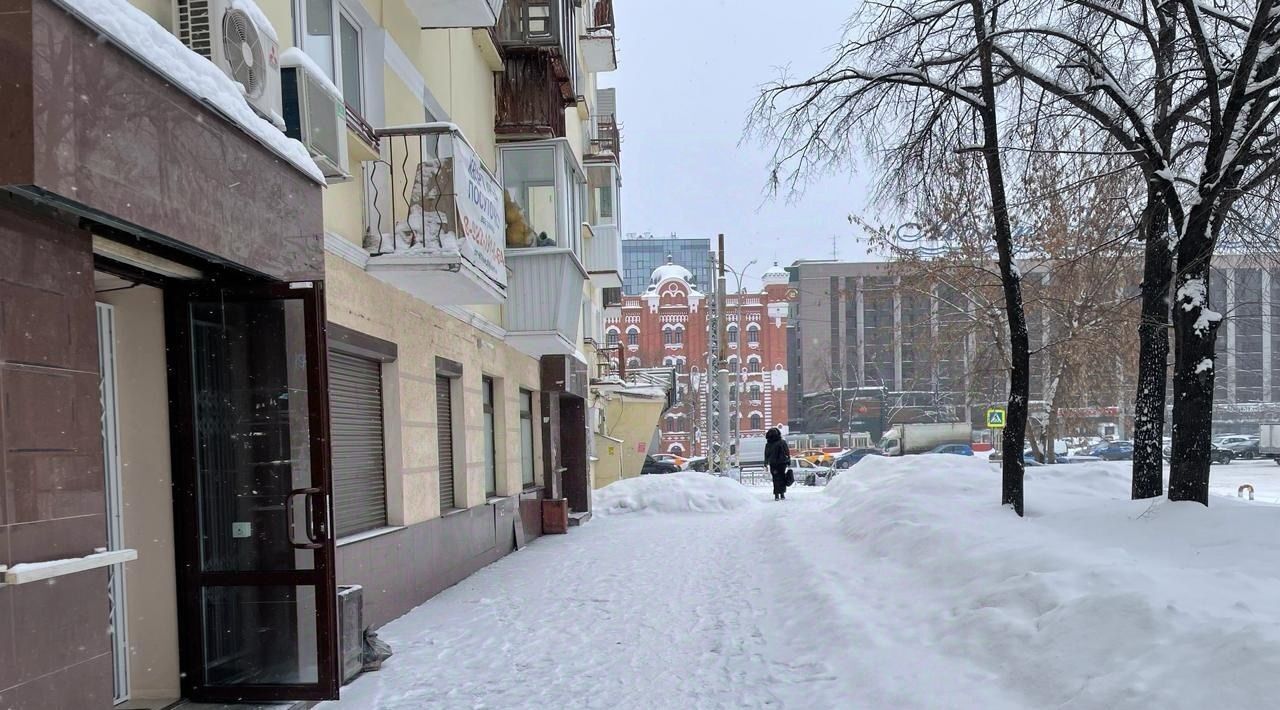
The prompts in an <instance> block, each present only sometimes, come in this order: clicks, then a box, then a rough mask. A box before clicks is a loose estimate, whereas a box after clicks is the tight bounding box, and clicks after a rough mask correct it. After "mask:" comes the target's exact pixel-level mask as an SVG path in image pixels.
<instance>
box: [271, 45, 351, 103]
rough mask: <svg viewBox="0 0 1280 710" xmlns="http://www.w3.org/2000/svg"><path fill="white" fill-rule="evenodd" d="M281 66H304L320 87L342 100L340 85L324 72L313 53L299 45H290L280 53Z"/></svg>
mask: <svg viewBox="0 0 1280 710" xmlns="http://www.w3.org/2000/svg"><path fill="white" fill-rule="evenodd" d="M280 66H282V67H302V68H303V69H305V70H306V71H307V73H308V74H310V75H311V78H312V79H315V80H316V82H317V83H318V84H320V88H322V89H324V90H325V91H327V92H329V95H330V96H332V97H333V98H335V99H337V100H339V101H342V92H340V91H338V87H337V86H334V84H333V81H331V80H330V79H329V76H328V75H327V74H325V73H324V70H323V69H321V68H320V65H319V64H316V61H315V60H314V59H312V58H311V55H309V54H307V53H306V52H304V51H302V50H301V49H299V48H297V47H290V48H288V49H286V50H284V51H283V52H281V53H280Z"/></svg>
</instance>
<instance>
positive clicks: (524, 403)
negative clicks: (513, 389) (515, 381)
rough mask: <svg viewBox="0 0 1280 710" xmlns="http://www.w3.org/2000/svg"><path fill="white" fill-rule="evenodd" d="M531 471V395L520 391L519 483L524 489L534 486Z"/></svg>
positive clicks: (532, 468)
mask: <svg viewBox="0 0 1280 710" xmlns="http://www.w3.org/2000/svg"><path fill="white" fill-rule="evenodd" d="M533 471H534V462H533V393H532V392H530V391H529V390H520V482H521V483H523V484H524V487H525V488H531V487H533V485H534V480H535V479H534V473H533Z"/></svg>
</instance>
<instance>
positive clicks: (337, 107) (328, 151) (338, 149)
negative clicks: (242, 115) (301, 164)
mask: <svg viewBox="0 0 1280 710" xmlns="http://www.w3.org/2000/svg"><path fill="white" fill-rule="evenodd" d="M294 51H296V50H290V52H294ZM285 64H286V66H283V67H281V69H280V83H281V86H282V91H283V94H284V104H283V105H284V125H285V129H284V133H285V135H287V136H289V137H290V138H294V139H296V140H298V141H301V142H302V144H303V145H305V146H306V147H307V150H309V151H311V157H312V158H314V159H315V161H316V165H318V166H320V170H321V171H322V172H324V176H325V177H326V178H329V179H330V180H331V181H340V180H349V179H351V171H350V169H349V167H348V166H349V158H348V157H347V105H346V104H345V103H344V102H343V100H342V97H340V96H338V95H337V94H336V93H335V92H336V91H337V90H336V89H334V88H332V87H333V83H332V82H330V81H329V80H328V79H327V78H325V77H323V76H316V74H315V73H314V72H313V70H311V69H309V68H308V66H307V64H309V63H299V64H295V65H294V66H287V65H289V64H292V62H289V61H286V62H285Z"/></svg>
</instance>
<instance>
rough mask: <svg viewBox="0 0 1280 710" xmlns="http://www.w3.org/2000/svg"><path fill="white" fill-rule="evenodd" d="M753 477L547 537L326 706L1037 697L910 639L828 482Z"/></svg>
mask: <svg viewBox="0 0 1280 710" xmlns="http://www.w3.org/2000/svg"><path fill="white" fill-rule="evenodd" d="M751 490H752V493H753V494H754V495H758V496H759V498H760V500H761V501H764V502H762V504H761V505H759V506H753V507H751V508H747V509H743V510H737V511H732V512H727V513H717V514H697V513H685V514H669V515H627V516H615V517H611V518H605V519H601V520H597V521H593V522H591V523H589V524H588V525H586V526H584V527H582V528H578V529H574V530H573V531H572V533H571V534H570V535H568V536H563V537H543V538H541V539H539V540H537V541H536V542H534V543H533V544H532V545H530V546H529V547H527V548H525V549H524V550H522V551H520V552H518V553H516V554H513V555H511V556H509V557H507V558H505V559H503V560H501V561H499V562H497V563H496V564H494V565H492V566H490V567H488V568H486V569H484V570H481V571H480V572H478V573H477V574H475V575H474V576H472V577H470V578H469V579H467V580H465V581H463V582H462V583H461V584H459V585H457V586H455V587H453V588H451V589H449V590H446V591H445V592H443V593H442V594H440V595H439V596H437V597H435V598H434V599H432V600H430V601H428V602H427V603H426V604H424V605H422V606H421V607H419V608H417V609H415V610H414V611H412V612H410V613H409V614H407V615H406V616H404V617H402V618H400V619H398V620H396V621H394V622H392V623H391V624H389V625H387V626H386V627H384V628H383V629H382V630H381V631H380V636H381V637H382V638H384V639H386V640H387V641H389V642H390V643H391V645H392V648H393V649H394V650H395V655H394V656H393V657H392V658H391V659H390V660H389V661H388V663H387V664H386V665H385V666H384V668H383V670H381V671H380V672H377V673H370V674H366V675H365V676H363V677H361V678H359V679H358V680H357V681H356V682H355V683H354V684H353V685H351V686H348V687H346V688H343V690H342V700H341V701H340V702H338V703H332V704H328V705H325V706H322V707H326V708H351V709H353V710H356V709H359V710H367V709H370V708H378V709H380V710H384V709H385V710H396V709H404V710H408V709H410V708H414V709H417V708H470V707H477V708H479V707H487V708H517V707H529V708H535V707H537V708H546V707H584V708H654V707H671V708H676V707H679V708H739V707H741V708H758V707H867V708H871V707H895V708H910V707H919V708H926V707H928V708H936V707H984V708H1001V707H1019V705H1018V704H1017V703H1011V702H1007V701H1005V700H1004V699H1002V698H999V697H992V696H991V691H990V688H989V687H985V688H984V687H982V685H981V684H983V683H984V682H987V681H988V680H989V679H988V678H987V677H986V676H984V675H983V674H981V673H979V672H977V671H975V670H971V669H968V668H966V667H965V664H964V662H963V661H958V660H956V659H947V658H938V657H934V656H933V655H932V654H931V653H930V652H929V651H928V650H927V649H925V648H920V647H917V646H915V644H914V642H915V641H919V639H906V640H907V641H910V642H912V643H911V644H910V645H908V646H904V645H902V641H903V640H904V639H901V638H898V634H897V633H896V632H895V629H899V628H901V622H902V619H901V614H902V613H903V609H902V608H901V607H902V606H903V605H905V604H907V603H908V602H909V600H908V599H906V598H903V597H902V596H900V595H897V594H883V593H881V594H877V593H875V592H876V589H877V588H878V587H880V585H882V584H883V582H882V581H880V582H873V581H872V580H871V579H869V577H870V576H874V574H875V573H874V572H873V571H872V570H869V569H863V570H858V569H851V568H849V567H847V566H846V565H841V564H838V563H837V562H836V560H838V559H840V557H839V556H837V557H836V558H834V559H828V558H826V556H825V555H824V545H827V544H832V543H834V541H835V539H836V537H837V532H836V530H835V525H836V521H835V519H834V517H833V516H830V515H829V514H827V513H826V511H825V506H826V505H827V504H828V503H829V502H830V501H829V500H828V499H826V498H825V497H824V496H821V495H817V493H819V491H820V489H804V488H793V489H792V493H790V494H789V497H788V499H787V500H786V501H783V502H777V503H775V502H774V501H773V500H772V499H771V495H770V494H769V492H768V490H767V489H751ZM844 559H846V560H847V557H846V558H844ZM939 674H942V677H945V678H946V682H945V683H942V682H939V681H940V676H939ZM926 689H928V690H927V691H926Z"/></svg>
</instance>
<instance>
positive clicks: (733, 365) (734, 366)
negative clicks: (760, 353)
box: [729, 356, 738, 371]
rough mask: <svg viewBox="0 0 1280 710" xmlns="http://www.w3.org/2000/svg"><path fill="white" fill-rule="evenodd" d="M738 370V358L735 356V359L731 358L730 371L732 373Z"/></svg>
mask: <svg viewBox="0 0 1280 710" xmlns="http://www.w3.org/2000/svg"><path fill="white" fill-rule="evenodd" d="M736 369H738V358H737V357H736V356H735V357H731V358H729V370H731V371H732V370H736Z"/></svg>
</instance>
